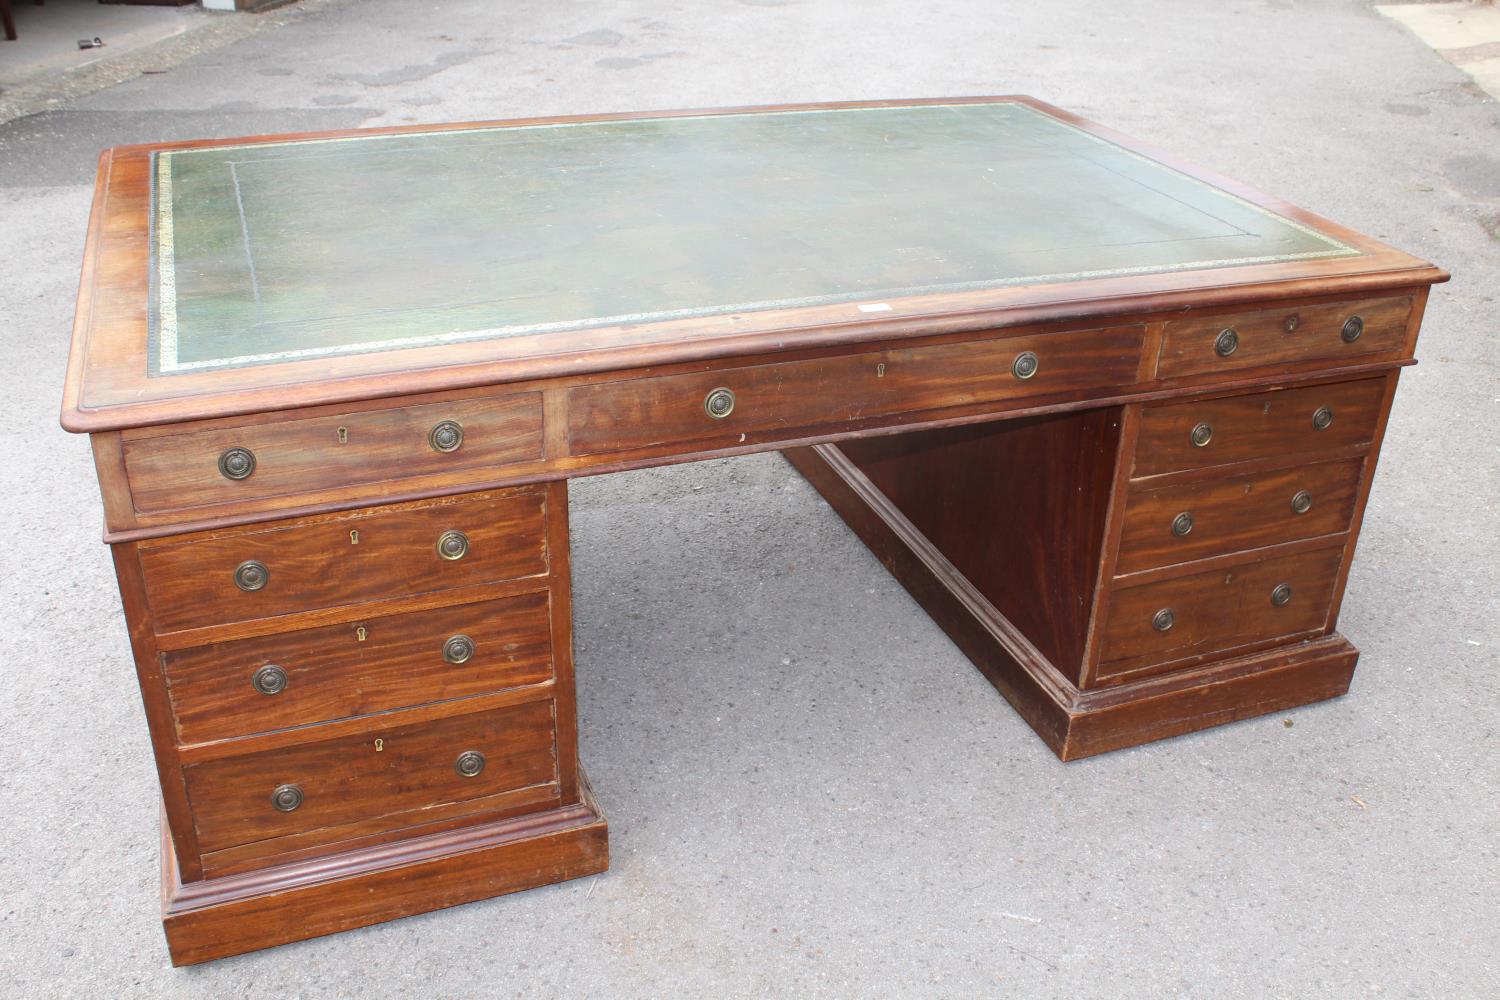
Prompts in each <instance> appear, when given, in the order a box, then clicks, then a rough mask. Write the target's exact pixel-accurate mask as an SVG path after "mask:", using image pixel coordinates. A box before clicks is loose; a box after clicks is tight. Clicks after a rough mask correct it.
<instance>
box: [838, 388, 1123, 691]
mask: <svg viewBox="0 0 1500 1000" xmlns="http://www.w3.org/2000/svg"><path fill="white" fill-rule="evenodd" d="M1118 434H1119V412H1118V410H1114V409H1103V410H1087V411H1084V412H1082V413H1073V414H1066V415H1063V416H1058V417H1037V418H1032V419H1030V420H1006V421H1001V422H999V423H992V424H978V425H975V426H971V427H961V428H955V429H951V430H940V431H928V432H925V433H917V434H901V435H893V436H890V437H879V438H870V439H867V440H864V441H851V442H848V443H846V444H844V445H843V446H841V448H840V451H841V452H842V454H843V455H844V457H845V458H847V459H848V460H849V461H850V462H851V463H853V465H854V466H855V467H856V468H858V469H859V470H860V472H862V473H863V474H864V475H865V477H866V478H868V480H869V481H870V483H871V484H872V485H873V486H874V487H875V488H876V489H878V490H880V491H881V493H882V494H884V496H885V497H886V499H887V500H888V501H889V502H890V503H891V504H892V505H893V506H894V507H895V508H896V509H897V510H899V511H900V512H901V513H902V514H903V515H904V516H905V517H906V518H907V520H908V521H910V523H911V524H912V526H913V528H914V529H915V530H917V531H920V532H921V533H922V534H923V536H924V537H926V538H927V539H928V541H929V542H930V543H931V544H932V545H933V546H935V547H936V548H937V550H938V551H939V552H941V553H942V554H943V555H944V556H945V557H947V559H948V560H949V561H950V562H951V563H952V564H953V566H954V568H955V569H956V570H957V571H958V572H960V573H962V574H963V575H964V577H965V578H966V579H968V580H969V582H970V583H971V584H973V586H974V587H975V588H976V589H977V590H978V591H979V592H980V593H981V594H983V595H984V596H985V598H986V599H987V600H988V601H989V602H990V603H991V604H993V605H994V606H995V608H996V609H998V610H999V611H1000V613H1001V614H1003V615H1005V616H1006V617H1007V618H1009V619H1010V620H1011V621H1012V622H1014V623H1015V624H1016V626H1017V627H1018V628H1019V629H1020V630H1021V632H1022V633H1024V634H1025V635H1026V637H1027V638H1028V639H1029V640H1030V641H1031V642H1032V643H1034V644H1035V645H1036V647H1037V649H1038V650H1039V651H1040V652H1041V653H1042V655H1043V656H1045V657H1046V658H1047V659H1048V660H1050V661H1051V662H1052V663H1053V664H1054V665H1055V666H1056V667H1057V668H1058V669H1059V670H1060V671H1061V672H1062V673H1063V674H1064V675H1065V676H1067V677H1069V678H1070V679H1072V680H1073V681H1074V682H1075V683H1076V682H1077V681H1078V679H1079V666H1080V664H1081V662H1082V658H1083V646H1084V640H1085V638H1086V636H1087V634H1088V626H1089V612H1090V609H1091V608H1092V605H1093V596H1094V585H1095V574H1096V570H1097V567H1098V565H1099V558H1100V549H1101V542H1102V536H1103V533H1104V506H1105V504H1106V503H1107V501H1108V499H1109V485H1110V479H1111V477H1112V475H1113V472H1114V450H1115V445H1116V440H1117V438H1118Z"/></svg>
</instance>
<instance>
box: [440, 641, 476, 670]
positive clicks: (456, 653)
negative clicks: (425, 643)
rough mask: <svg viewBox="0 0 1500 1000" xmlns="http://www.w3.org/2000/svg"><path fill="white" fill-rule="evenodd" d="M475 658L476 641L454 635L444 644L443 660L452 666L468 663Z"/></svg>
mask: <svg viewBox="0 0 1500 1000" xmlns="http://www.w3.org/2000/svg"><path fill="white" fill-rule="evenodd" d="M473 656H474V640H473V639H470V638H469V637H468V636H466V635H453V636H449V637H448V641H447V642H445V643H443V659H445V660H447V661H448V662H449V663H452V664H455V665H456V664H459V663H467V662H469V660H470V659H471V658H472V657H473Z"/></svg>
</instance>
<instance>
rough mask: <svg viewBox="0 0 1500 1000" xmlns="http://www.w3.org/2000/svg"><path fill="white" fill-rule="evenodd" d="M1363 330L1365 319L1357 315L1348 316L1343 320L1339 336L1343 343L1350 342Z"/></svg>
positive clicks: (1357, 337) (1356, 338)
mask: <svg viewBox="0 0 1500 1000" xmlns="http://www.w3.org/2000/svg"><path fill="white" fill-rule="evenodd" d="M1364 332H1365V321H1364V320H1363V319H1361V318H1359V317H1358V316H1350V317H1349V318H1348V319H1346V320H1344V328H1343V329H1342V330H1340V331H1339V336H1340V337H1342V338H1343V340H1344V343H1346V344H1352V343H1354V342H1355V341H1356V340H1358V339H1359V335H1360V334H1362V333H1364Z"/></svg>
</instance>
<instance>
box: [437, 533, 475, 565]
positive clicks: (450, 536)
mask: <svg viewBox="0 0 1500 1000" xmlns="http://www.w3.org/2000/svg"><path fill="white" fill-rule="evenodd" d="M437 554H438V555H440V556H442V557H443V558H444V559H447V560H449V561H450V562H452V561H455V560H458V559H462V558H463V557H464V556H466V555H468V554H469V536H468V535H466V534H464V533H463V532H462V531H445V532H443V533H442V534H441V535H439V536H438V540H437Z"/></svg>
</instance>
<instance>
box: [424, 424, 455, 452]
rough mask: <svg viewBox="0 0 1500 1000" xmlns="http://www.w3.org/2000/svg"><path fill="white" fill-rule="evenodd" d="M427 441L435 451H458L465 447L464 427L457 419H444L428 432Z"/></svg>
mask: <svg viewBox="0 0 1500 1000" xmlns="http://www.w3.org/2000/svg"><path fill="white" fill-rule="evenodd" d="M427 443H428V444H429V445H431V446H432V450H433V451H441V452H443V453H445V454H446V453H448V452H453V451H457V450H458V449H459V448H461V447H463V443H464V427H463V424H460V423H459V422H458V421H457V420H442V421H439V422H438V423H436V424H434V425H433V426H432V430H430V431H428V432H427Z"/></svg>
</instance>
